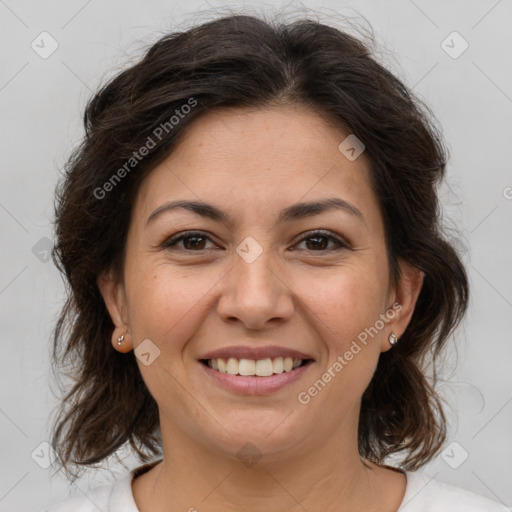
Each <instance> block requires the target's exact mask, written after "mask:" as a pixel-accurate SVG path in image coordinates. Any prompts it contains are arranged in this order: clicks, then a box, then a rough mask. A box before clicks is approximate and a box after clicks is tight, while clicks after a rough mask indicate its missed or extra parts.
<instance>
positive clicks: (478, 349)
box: [0, 0, 512, 512]
mask: <svg viewBox="0 0 512 512" xmlns="http://www.w3.org/2000/svg"><path fill="white" fill-rule="evenodd" d="M221 6H222V7H223V9H221V10H220V12H221V13H225V12H226V10H225V7H226V6H229V7H231V8H233V9H234V10H235V11H238V10H242V11H243V12H246V13H260V12H267V13H272V12H276V10H278V9H277V8H276V7H270V5H267V4H265V3H263V2H261V3H253V2H251V3H249V2H247V3H246V2H238V3H236V2H231V3H229V4H228V3H225V2H222V3H221V2H212V3H206V2H202V1H195V0H193V1H192V0H189V1H187V2H186V5H182V4H181V3H177V2H169V1H163V0H153V1H146V2H142V1H139V2H137V1H134V0H130V1H126V0H125V1H122V2H121V1H109V2H100V1H99V0H89V1H87V0H72V1H67V2H64V1H61V2H56V1H45V2H39V1H37V2H36V1H32V2H30V1H22V0H17V1H15V0H5V1H4V0H0V37H1V47H0V48H1V58H2V66H1V69H0V108H1V115H2V123H1V130H2V134H1V135H2V136H1V154H2V159H1V164H2V167H1V175H2V187H1V189H0V226H1V227H0V229H1V232H2V237H3V243H2V264H1V266H0V303H1V304H0V307H1V332H2V338H1V343H2V345H1V346H2V355H3V357H2V358H0V375H1V379H2V386H1V402H0V429H1V432H2V435H1V436H0V446H1V450H2V451H1V454H2V455H1V459H0V466H1V468H0V471H1V473H0V510H2V511H6V510H9V511H11V512H15V511H29V510H43V509H44V508H45V506H47V505H48V504H50V503H52V502H55V501H59V500H61V499H63V498H65V497H66V496H67V495H68V493H69V494H72V493H74V492H86V491H87V489H88V487H89V486H94V485H97V484H98V483H101V482H104V481H110V480H112V478H115V477H116V476H118V475H119V474H120V473H121V472H123V471H125V468H123V467H121V466H119V465H116V464H111V469H112V472H106V471H93V472H91V474H89V475H88V476H86V477H84V478H83V479H81V480H80V481H79V482H77V483H76V485H74V486H70V485H69V484H68V483H67V482H66V481H65V480H64V478H63V477H54V478H52V477H51V469H44V468H43V467H41V465H43V466H44V465H45V463H46V462H48V461H49V459H48V457H49V453H50V452H49V448H48V446H47V445H45V444H43V445H41V443H44V442H47V440H48V428H49V425H50V419H49V417H50V414H51V411H52V410H53V408H54V407H55V406H56V404H57V402H56V399H55V397H54V396H53V395H52V391H51V389H52V388H51V386H50V380H51V379H50V374H49V339H50V335H51V331H52V328H53V324H54V322H55V319H56V317H57V313H58V311H59V308H60V306H61V305H62V301H63V296H64V295H63V291H64V288H63V285H62V281H61V279H60V277H59V275H58V272H57V270H56V269H55V268H54V266H53V264H52V263H51V262H47V261H46V259H47V254H48V249H49V248H50V247H51V240H52V236H53V235H52V225H51V222H52V215H53V197H52V196H53V191H54V186H55V184H56V181H57V179H58V175H59V171H58V169H59V168H62V165H63V163H64V162H65V160H66V158H67V156H68V155H69V152H70V151H71V149H72V148H73V147H74V145H76V143H77V142H78V141H79V140H80V137H81V135H82V126H81V118H82V112H83V108H84V106H85V102H86V100H87V98H88V97H89V96H90V94H91V92H92V91H94V90H95V89H96V88H97V86H98V85H99V84H100V83H101V82H103V81H104V80H106V79H107V78H108V77H110V76H112V75H113V74H114V73H115V72H117V71H118V70H120V69H121V68H122V67H123V65H125V64H126V63H127V62H129V61H133V60H134V59H136V58H137V57H138V56H139V55H140V52H141V50H142V49H143V48H144V47H145V46H147V45H148V44H149V43H151V42H153V41H155V40H156V39H157V38H158V37H159V36H160V35H161V34H163V33H164V32H165V31H167V30H172V29H174V28H177V27H179V28H180V29H183V28H186V27H188V26H189V25H190V24H191V23H193V22H194V21H196V20H197V21H204V20H207V19H210V18H211V17H213V16H215V13H216V12H218V11H219V9H218V8H219V7H221ZM307 6H308V7H309V8H312V9H314V10H315V11H316V13H317V14H318V17H319V19H320V20H321V21H327V22H329V21H332V23H338V22H337V20H341V18H342V17H343V16H349V17H352V18H353V17H358V16H360V15H361V16H364V18H366V20H367V22H369V23H370V24H371V26H372V27H373V29H374V32H375V36H376V38H377V41H378V42H379V43H380V44H381V45H383V47H384V49H383V51H382V54H381V58H382V59H383V60H384V63H385V64H386V65H387V66H388V67H389V68H391V69H392V70H393V71H394V72H395V73H396V74H397V75H398V76H399V77H400V78H401V79H403V80H404V81H405V83H406V84H407V85H409V86H410V87H412V88H413V89H414V91H415V92H416V93H417V94H419V95H420V97H421V98H422V99H424V100H426V101H427V103H428V104H429V105H430V106H431V107H432V109H433V111H434V112H435V114H436V116H437V118H438V119H439V121H440V123H441V125H442V126H443V130H444V134H445V137H446V139H447V141H448V145H449V148H450V152H451V160H450V163H449V168H448V180H447V183H446V184H445V185H444V186H443V188H442V190H441V198H442V201H443V207H444V213H445V220H446V223H447V225H448V226H455V227H456V228H457V229H458V230H459V231H460V235H461V243H459V242H457V244H458V246H460V247H461V249H462V250H463V252H464V259H465V261H466V263H467V266H468V269H469V272H470V277H471V285H472V303H471V307H470V311H469V314H468V316H467V319H466V322H465V323H464V326H463V328H462V329H460V330H459V331H458V334H457V335H456V337H455V338H454V339H453V340H452V343H451V351H450V354H449V357H448V358H447V365H446V368H445V371H444V373H443V378H444V381H445V382H444V383H443V384H442V386H441V390H442V393H443V396H445V397H446V399H447V400H448V401H449V403H450V404H451V406H452V408H453V410H454V411H456V413H451V412H450V411H448V414H449V417H450V435H449V440H448V442H447V448H446V451H445V452H444V453H443V455H442V456H439V457H438V458H437V459H436V460H435V461H433V462H432V463H431V464H429V465H428V466H426V467H425V468H424V469H423V471H424V472H425V473H427V474H429V475H431V476H435V478H437V479H439V480H443V481H445V482H448V483H452V484H455V485H459V486H462V487H465V488H467V489H470V490H473V491H475V492H477V493H479V494H483V495H486V496H488V497H490V498H492V499H494V500H497V501H501V502H503V503H505V504H508V505H509V506H510V504H512V485H511V484H512V481H511V475H512V472H511V471H510V466H509V464H510V461H511V460H512V443H511V439H510V432H511V431H512V429H511V426H512V425H511V424H512V403H511V402H512V386H511V381H512V377H511V372H510V364H511V352H512V348H511V343H510V332H511V329H512V321H511V317H512V277H511V273H510V270H509V269H510V265H511V255H512V250H511V249H512V247H511V246H512V240H511V229H510V226H511V221H512V215H511V214H512V173H511V172H510V162H511V158H510V157H511V147H512V80H511V78H512V67H511V66H510V59H509V57H510V54H509V52H510V48H512V32H511V31H510V24H511V22H512V3H511V2H510V0H500V1H496V0H485V1H484V0H482V1H472V2H468V1H450V2H446V1H441V0H436V1H430V2H427V1H425V0H414V1H413V0H400V1H391V2H381V1H378V0H374V1H365V2H363V1H351V2H341V1H340V2H332V1H331V2H327V1H326V2H318V1H315V2H313V1H312V2H308V3H307ZM281 7H285V8H284V13H285V14H288V15H290V14H294V15H295V16H300V15H301V13H302V12H303V11H304V9H303V7H301V5H300V4H296V3H295V4H294V3H292V4H288V3H283V4H282V5H281ZM198 13H200V14H198ZM184 21H185V24H183V22H184ZM361 23H363V25H364V21H362V22H361ZM43 31H46V32H48V33H49V34H51V37H52V38H53V39H55V40H56V41H57V43H58V48H57V50H56V51H55V52H54V53H53V54H52V55H50V56H49V57H48V58H46V59H43V58H42V57H41V56H40V54H38V53H36V51H34V49H32V47H31V44H32V42H33V41H35V43H34V44H38V45H39V47H40V49H39V51H40V52H42V51H43V48H41V47H42V46H43V43H41V38H42V37H48V36H40V34H41V32H43ZM453 31H457V32H458V33H459V34H460V35H461V36H462V38H463V39H464V40H465V41H467V43H468V44H469V47H468V48H467V50H466V51H465V52H464V53H462V54H461V55H456V54H458V53H459V52H460V50H461V49H463V45H464V41H463V40H462V39H460V38H458V36H450V37H449V38H448V39H446V38H447V36H449V35H450V34H451V33H452V32H453ZM445 40H446V42H445V43H444V44H443V43H442V42H443V41H445ZM50 44H51V41H50V40H49V39H45V43H44V48H45V50H44V51H48V49H50V48H51V46H50ZM450 47H451V48H450ZM445 50H448V52H451V53H452V55H451V56H450V55H449V54H448V53H447V51H445ZM454 56H457V58H454ZM455 234H456V233H455ZM464 245H465V246H466V247H467V249H464V248H463V247H464ZM450 443H455V444H450ZM466 457H467V458H466ZM465 458H466V459H465ZM136 464H137V462H136V461H135V460H134V459H132V458H130V457H128V458H127V459H126V465H127V467H128V468H132V467H134V466H135V465H136Z"/></svg>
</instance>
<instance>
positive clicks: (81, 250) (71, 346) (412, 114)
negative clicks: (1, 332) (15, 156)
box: [52, 15, 468, 478]
mask: <svg viewBox="0 0 512 512" xmlns="http://www.w3.org/2000/svg"><path fill="white" fill-rule="evenodd" d="M372 41H373V39H372ZM371 47H372V45H371V44H370V43H366V42H363V40H362V39H360V38H357V37H355V36H352V35H349V34H348V33H347V32H344V31H341V30H340V29H337V28H334V27H331V26H328V25H326V24H322V23H320V22H318V21H314V20H311V19H308V18H307V17H305V18H303V19H300V20H298V21H295V22H293V23H288V24H284V23H278V22H277V21H275V20H274V21H272V20H270V21H269V20H264V19H262V18H259V17H254V16H247V15H229V16H224V17H220V18H217V19H215V20H214V21H209V22H206V23H202V24H200V25H197V26H194V27H192V28H190V29H188V30H186V31H184V32H175V33H170V34H168V35H165V36H163V37H161V38H160V39H159V40H158V41H157V42H156V43H155V44H154V45H152V46H151V47H150V49H149V50H148V51H147V52H146V53H145V55H144V56H143V58H141V59H140V60H139V61H138V62H137V63H135V64H134V65H132V66H131V67H128V68H126V69H125V70H123V71H122V72H120V73H119V74H118V75H117V76H115V77H114V78H113V79H110V80H109V81H108V82H107V83H106V85H104V86H103V87H102V88H101V89H100V90H99V91H98V92H97V93H96V94H95V95H94V96H93V97H92V98H91V99H90V100H89V102H88V104H87V107H86V109H85V114H84V125H85V136H84V139H83V141H82V142H81V144H80V146H79V147H77V148H76V149H75V151H74V152H73V154H72V155H71V157H70V158H69V160H68V162H67V164H66V166H65V172H64V176H63V178H62V180H61V181H60V183H59V185H58V186H57V190H56V202H55V214H56V221H55V226H56V241H55V247H54V252H53V259H54V262H55V264H56V265H57V267H58V268H59V270H60V271H61V272H62V273H63V275H64V277H65V280H66V282H67V285H68V286H67V299H66V302H65V305H64V307H63V309H62V311H61V314H60V316H59V319H58V321H57V324H56V327H55V331H54V335H53V348H52V359H53V362H54V363H55V368H56V370H55V372H56V376H57V377H59V375H64V374H66V375H67V376H68V378H71V379H72V382H73V383H72V385H71V386H69V385H67V384H66V386H67V388H66V389H64V387H65V386H64V385H62V384H61V389H62V397H61V398H62V403H61V405H60V408H59V411H58V414H57V415H56V419H55V423H54V425H53V428H52V445H53V447H54V448H55V450H56V452H57V455H58V460H59V467H60V468H61V469H62V468H64V469H65V470H66V472H67V474H68V476H69V475H73V476H74V477H75V478H76V477H77V473H75V472H74V471H73V470H75V471H76V470H78V471H80V470H83V469H84V467H86V466H91V465H93V464H96V463H99V462H101V461H103V460H104V459H106V458H107V457H109V456H110V455H113V454H116V453H117V451H118V449H119V448H121V447H123V446H125V447H128V448H129V447H131V449H132V450H133V452H134V453H135V454H136V455H137V457H138V458H139V460H141V461H143V462H147V461H148V460H150V459H151V458H154V457H155V456H156V455H161V436H160V430H159V418H158V409H157V404H156V402H155V400H154V399H153V397H152V396H151V395H150V393H149V391H148V389H147V387H146V385H145V384H144V381H143V380H142V377H141V374H140V372H139V369H138V367H137V364H136V360H135V357H134V353H133V351H132V352H130V353H127V354H121V353H119V352H117V351H116V350H114V348H113V347H112V345H111V342H110V340H111V336H112V333H113V329H114V326H113V323H112V321H111V319H110V316H109V314H108V311H107V309H106V306H105V303H104V301H103V299H102V296H101V295H100V292H99V289H98V286H97V278H98V276H99V275H100V274H101V273H102V272H103V271H107V270H113V271H115V272H116V275H117V276H118V277H119V279H122V275H123V258H124V250H125V244H126V237H127V231H128V226H129V223H130V215H131V209H132V206H133V204H134V199H135V197H136V194H137V191H138V188H139V186H140V184H141V182H142V180H143V179H144V178H145V177H146V176H147V175H148V174H149V173H150V172H151V170H152V169H154V168H155V166H156V165H157V164H158V163H160V162H161V161H162V160H163V159H164V158H165V157H166V156H168V155H169V153H170V152H171V151H172V150H173V148H174V146H175V145H176V142H177V140H178V139H179V137H180V135H181V134H183V133H184V131H185V130H186V129H187V126H189V124H190V123H191V122H192V121H193V120H194V119H196V118H198V117H200V116H202V115H204V114H205V113H208V112H210V111H212V110H213V109H229V108H232V107H250V108H262V107H267V106H272V105H279V104H295V105H302V106H305V107H309V108H311V109H314V111H315V112H317V113H318V114H319V115H321V116H324V117H325V119H328V120H329V121H330V122H331V123H333V125H334V126H336V127H339V128H340V129H341V130H343V131H344V132H345V133H353V134H355V135H356V136H357V137H358V138H359V139H360V140H362V141H363V142H364V144H365V146H366V149H365V154H366V156H367V158H368V159H369V161H370V164H371V186H372V187H373V189H374V190H375V192H376V195H377V197H378V199H379V202H380V208H381V212H382V216H383V220H384V226H385V235H386V246H387V252H388V259H389V271H390V276H391V280H392V281H393V282H394V283H395V284H396V283H397V282H398V280H399V279H400V274H399V267H398V260H399V259H402V260H405V261H406V262H408V263H410V264H412V265H414V266H415V267H417V268H418V269H421V270H422V271H423V272H424V274H425V277H424V282H423V287H422V289H421V293H420V295H419V298H418V301H417V303H416V308H415V311H414V314H413V316H412V319H411V321H410V323H409V325H408V327H407V329H406V330H405V332H404V333H403V335H402V338H401V340H400V342H399V343H398V344H397V345H396V346H394V347H393V349H392V350H389V351H387V352H385V353H382V354H381V355H380V359H379V362H378V366H377V369H376V371H375V374H374V376H373V378H372V380H371V382H370V384H369V386H368V388H367V389H366V390H365V392H364V395H363V397H362V404H361V411H360V419H359V435H358V445H359V453H360V455H361V457H362V458H363V459H366V460H370V461H373V462H375V463H377V464H382V463H383V461H384V459H385V457H387V456H389V455H393V454H398V455H400V456H401V457H402V461H401V466H402V467H403V468H404V469H407V470H415V469H418V468H419V467H421V466H422V465H424V464H426V463H427V462H428V461H429V460H431V459H432V458H433V457H434V456H435V455H436V454H437V453H438V452H439V450H440V449H441V447H442V444H443V442H444V440H445V437H446V418H445V415H444V413H443V403H442V400H441V398H440V396H439V395H438V393H437V392H436V390H435V384H436V365H437V361H438V356H439V355H440V354H441V351H442V349H443V348H444V346H445V344H446V341H447V339H448V338H449V336H450V334H451V333H452V332H453V330H454V329H455V327H456V326H457V325H458V324H459V322H460V320H461V319H462V317H463V315H464V313H465V310H466V308H467V302H468V280H467V275H466V271H465V269H464V266H463V264H462V262H461V260H460V257H459V255H458V254H457V251H456V250H455V249H454V247H453V246H452V245H451V244H450V243H449V242H448V241H447V237H446V236H445V235H444V233H443V230H444V228H443V226H442V225H441V215H440V208H439V204H438V197H437V186H438V185H439V182H440V180H441V179H442V178H443V176H444V174H445V166H446V160H447V150H446V147H445V145H444V142H443V138H442V136H441V130H440V128H438V126H437V124H438V123H437V121H436V120H435V117H434V116H433V114H432V112H431V111H430V109H429V108H428V107H427V106H426V105H425V104H424V103H423V102H422V101H421V100H419V99H418V98H417V97H416V96H414V95H413V93H412V92H411V91H410V90H409V89H408V88H407V87H406V86H405V85H404V84H403V83H402V82H401V81H400V80H399V79H398V78H397V77H396V76H395V75H393V74H392V73H391V72H390V71H389V70H387V69H386V68H385V67H384V66H383V65H381V64H379V63H378V62H377V60H376V58H374V57H373V56H372V52H371ZM191 98H193V100H194V101H196V105H195V107H194V108H193V109H190V112H189V113H188V114H187V115H186V116H183V118H182V119H181V120H180V122H179V123H178V124H176V126H174V127H173V129H172V130H169V133H168V134H166V136H165V137H162V140H161V141H159V143H158V144H157V145H156V147H154V148H153V149H151V151H150V152H149V154H148V155H147V156H145V157H144V158H143V159H141V160H140V161H138V162H137V165H136V167H135V168H134V169H131V170H130V172H127V173H125V175H123V177H122V180H118V181H116V182H112V181H110V183H113V186H112V187H108V195H107V194H105V195H106V197H103V198H98V196H99V195H102V194H103V192H102V193H101V194H99V193H98V192H97V191H98V190H100V189H102V190H106V188H105V183H107V182H108V181H109V180H112V176H113V175H114V174H116V172H117V171H118V169H120V168H122V166H123V165H125V164H126V162H127V160H129V159H130V158H132V156H133V153H134V152H137V151H138V150H139V149H140V148H141V147H142V146H143V145H144V144H145V143H146V141H147V140H148V137H150V136H151V135H152V134H154V130H155V127H157V126H159V125H161V124H162V123H166V122H168V121H169V119H170V118H171V116H173V115H175V114H176V111H177V110H179V109H180V108H182V106H183V105H184V104H187V102H190V100H191ZM102 187H103V188H102ZM95 191H96V193H95ZM426 362H427V363H428V364H429V365H430V367H431V368H433V378H432V377H430V376H427V373H426V366H425V363H426Z"/></svg>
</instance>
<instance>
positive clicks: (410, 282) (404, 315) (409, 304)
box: [381, 260, 425, 352]
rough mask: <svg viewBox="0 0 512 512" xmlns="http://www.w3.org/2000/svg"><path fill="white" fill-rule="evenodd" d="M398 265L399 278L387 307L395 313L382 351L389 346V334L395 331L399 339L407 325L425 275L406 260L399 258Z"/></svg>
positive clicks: (383, 341) (383, 342)
mask: <svg viewBox="0 0 512 512" xmlns="http://www.w3.org/2000/svg"><path fill="white" fill-rule="evenodd" d="M399 267H400V280H399V283H398V285H397V286H396V288H395V289H394V290H392V293H391V294H390V300H391V302H390V305H389V307H388V311H390V310H394V311H395V315H394V317H393V319H392V320H390V322H389V323H388V325H387V330H386V335H385V337H384V339H383V340H382V346H381V351H382V352H386V351H387V350H389V349H390V348H391V344H390V343H389V335H390V334H391V333H395V334H396V336H397V337H398V339H400V337H401V336H402V334H403V333H404V331H405V329H406V328H407V326H408V325H409V322H410V321H411V318H412V315H413V313H414V308H415V307H416V302H417V300H418V297H419V295H420V292H421V288H422V286H423V278H424V277H425V274H424V272H423V271H422V270H420V269H419V268H417V267H415V266H413V265H411V264H410V263H407V262H406V261H403V260H400V261H399Z"/></svg>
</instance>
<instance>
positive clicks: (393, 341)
mask: <svg viewBox="0 0 512 512" xmlns="http://www.w3.org/2000/svg"><path fill="white" fill-rule="evenodd" d="M388 339H389V344H390V345H396V343H397V342H398V336H397V335H396V334H395V333H394V332H392V333H391V334H390V335H389V338H388Z"/></svg>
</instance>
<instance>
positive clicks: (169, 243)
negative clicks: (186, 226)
mask: <svg viewBox="0 0 512 512" xmlns="http://www.w3.org/2000/svg"><path fill="white" fill-rule="evenodd" d="M207 240H210V237H208V236H206V235H204V234H203V233H200V232H193V231H190V232H188V233H182V234H180V235H176V236H173V237H171V238H169V239H167V240H166V241H165V242H164V243H163V244H162V247H163V248H166V249H169V248H171V247H178V249H183V250H185V251H202V250H204V249H206V247H205V243H206V241H207ZM210 241H211V240H210ZM180 242H183V245H182V246H181V247H179V246H178V244H179V243H180Z"/></svg>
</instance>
